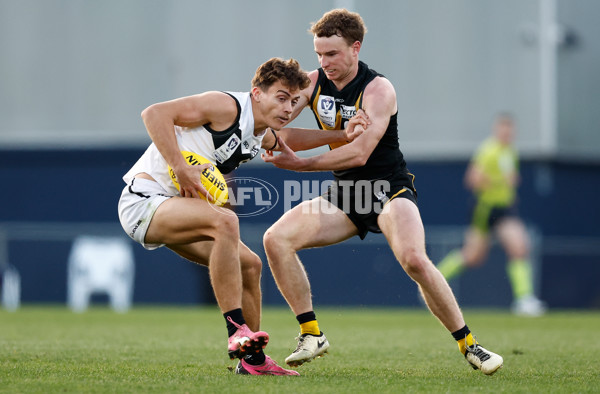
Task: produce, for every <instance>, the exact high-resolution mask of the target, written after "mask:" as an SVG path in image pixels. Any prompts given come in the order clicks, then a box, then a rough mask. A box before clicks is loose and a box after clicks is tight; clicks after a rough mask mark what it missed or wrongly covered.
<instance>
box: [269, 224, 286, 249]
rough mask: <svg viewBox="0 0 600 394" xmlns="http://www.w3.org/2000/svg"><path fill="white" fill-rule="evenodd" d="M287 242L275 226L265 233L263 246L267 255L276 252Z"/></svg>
mask: <svg viewBox="0 0 600 394" xmlns="http://www.w3.org/2000/svg"><path fill="white" fill-rule="evenodd" d="M285 244H286V240H285V238H284V237H283V236H282V234H281V232H279V231H277V230H276V229H275V228H274V227H273V226H271V227H270V228H269V229H268V230H267V231H266V232H265V234H264V235H263V246H264V248H265V252H266V253H267V256H269V255H272V254H276V253H277V252H278V251H279V250H280V249H281V248H282V247H283V246H284V245H285Z"/></svg>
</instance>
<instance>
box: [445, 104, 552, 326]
mask: <svg viewBox="0 0 600 394" xmlns="http://www.w3.org/2000/svg"><path fill="white" fill-rule="evenodd" d="M514 135H515V121H514V119H513V117H512V116H511V115H510V114H508V113H501V114H499V115H497V117H496V120H495V123H494V127H493V133H492V135H491V136H490V137H489V138H487V139H486V140H485V141H484V142H483V143H482V144H481V145H480V147H479V148H478V149H477V151H476V152H475V154H474V156H473V158H472V159H471V162H470V163H469V166H468V168H467V171H466V174H465V184H466V186H467V188H468V189H470V190H471V191H472V192H473V195H474V197H475V204H474V207H473V212H472V219H471V223H470V225H469V228H468V230H467V232H466V234H465V238H464V243H463V246H462V248H461V249H457V250H453V251H451V252H450V253H449V254H448V255H447V256H446V257H445V258H444V259H443V260H442V261H441V262H440V263H439V265H438V269H439V270H440V272H441V273H442V274H443V275H444V277H445V278H446V279H447V280H451V279H454V278H456V277H457V276H459V275H460V274H461V273H462V272H463V271H464V270H465V269H467V268H472V267H476V266H479V265H481V264H482V263H483V262H484V261H485V259H486V258H487V256H488V253H489V249H490V242H491V237H492V235H495V236H496V238H497V239H498V241H499V242H500V244H501V245H502V247H503V249H504V251H505V253H506V255H507V256H508V264H507V266H506V269H507V272H508V278H509V281H510V284H511V286H512V291H513V299H514V301H513V305H512V311H513V312H514V313H515V314H518V315H525V316H540V315H542V314H543V313H544V312H545V310H546V308H545V305H544V303H543V302H541V301H540V300H539V299H538V298H537V297H536V296H535V295H534V289H533V276H532V270H531V262H530V258H529V248H530V240H529V236H528V234H527V230H526V228H525V225H524V224H523V222H522V221H521V219H520V218H519V213H518V209H517V186H518V184H519V158H518V153H517V151H516V149H515V148H514V147H513V140H514Z"/></svg>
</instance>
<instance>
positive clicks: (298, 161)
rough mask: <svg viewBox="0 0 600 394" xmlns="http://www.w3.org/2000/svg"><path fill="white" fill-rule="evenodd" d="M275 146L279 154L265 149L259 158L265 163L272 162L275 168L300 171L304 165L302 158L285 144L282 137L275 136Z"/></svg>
mask: <svg viewBox="0 0 600 394" xmlns="http://www.w3.org/2000/svg"><path fill="white" fill-rule="evenodd" d="M277 146H279V149H280V150H279V154H278V155H275V154H273V151H272V150H265V153H263V154H261V158H262V159H263V161H264V162H266V163H272V164H273V165H274V166H275V167H277V168H283V169H286V170H293V171H300V170H302V168H303V166H304V164H305V163H304V161H305V160H304V159H302V158H301V157H298V156H297V155H296V153H294V151H293V150H292V149H290V147H289V146H287V145H286V143H285V141H284V140H283V138H279V137H277Z"/></svg>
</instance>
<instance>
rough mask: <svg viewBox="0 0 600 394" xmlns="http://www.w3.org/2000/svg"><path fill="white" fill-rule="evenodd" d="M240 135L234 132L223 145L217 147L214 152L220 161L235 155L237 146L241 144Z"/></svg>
mask: <svg viewBox="0 0 600 394" xmlns="http://www.w3.org/2000/svg"><path fill="white" fill-rule="evenodd" d="M240 143H241V141H240V137H238V136H237V135H235V134H232V135H231V137H229V139H228V140H227V141H225V143H224V144H223V145H221V146H220V147H219V149H216V150H215V151H214V152H213V154H214V155H215V159H216V160H217V162H218V163H223V162H225V161H226V160H227V159H229V158H230V157H231V155H233V153H234V152H235V150H236V148H237V147H238V146H239V145H240Z"/></svg>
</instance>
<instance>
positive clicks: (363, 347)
mask: <svg viewBox="0 0 600 394" xmlns="http://www.w3.org/2000/svg"><path fill="white" fill-rule="evenodd" d="M317 315H318V317H319V322H320V324H321V328H322V329H323V330H324V331H325V332H326V333H327V337H328V339H329V341H330V342H331V349H330V353H329V354H328V355H327V356H326V357H324V358H321V359H317V360H315V361H313V362H312V363H309V364H305V365H303V366H301V367H300V368H298V371H299V372H300V373H301V374H302V376H300V377H297V378H295V377H274V376H238V375H235V374H233V372H232V371H231V368H232V367H234V366H235V363H234V362H233V361H230V360H229V359H228V357H227V355H226V331H225V323H224V320H223V318H222V317H221V316H220V314H219V312H218V310H217V309H216V308H214V307H198V308H191V307H190V308H178V307H177V308H176V307H138V308H136V309H134V310H132V311H130V312H129V313H126V314H116V313H114V312H112V311H111V310H109V309H105V308H100V307H97V308H93V309H91V310H90V311H88V312H86V313H83V314H74V313H72V312H70V311H69V310H67V309H66V308H64V307H59V306H41V307H34V306H25V307H23V308H21V309H20V310H18V311H17V312H13V313H10V312H6V311H4V310H0V392H3V393H4V392H6V393H30V392H37V393H55V392H67V393H83V392H95V393H104V392H122V393H153V392H154V393H179V392H181V393H198V392H206V393H218V392H223V393H230V392H231V393H233V392H239V393H369V392H378V393H391V392H394V393H398V392H402V393H404V392H427V393H429V392H456V393H463V392H507V393H516V392H520V393H532V392H539V393H542V392H543V393H547V392H553V393H563V392H564V393H582V392H600V356H598V355H599V354H600V341H599V340H598V337H599V334H600V314H599V313H598V312H597V311H596V312H585V313H579V312H578V313H575V312H560V313H559V312H554V313H551V314H549V315H547V316H544V317H541V318H536V319H529V318H518V317H514V316H512V315H510V314H508V313H505V312H485V311H471V310H466V311H465V317H466V319H467V323H468V325H469V327H470V328H471V329H472V331H474V333H475V334H476V336H477V337H478V339H479V342H481V343H482V344H483V345H484V346H487V347H488V348H490V349H491V350H493V351H495V352H497V353H500V354H501V355H502V356H503V357H504V368H502V369H501V370H500V371H498V372H497V373H496V374H495V375H493V376H491V377H490V376H484V375H483V374H481V373H480V372H479V371H474V370H472V369H471V368H470V367H469V366H468V365H467V363H466V361H465V360H464V358H462V356H461V355H460V354H459V353H458V350H457V347H456V345H455V343H454V341H453V340H452V338H451V336H450V335H449V334H448V333H447V332H446V331H445V330H444V329H443V328H442V326H441V325H440V324H439V323H438V322H437V321H436V320H435V319H434V318H433V317H432V316H431V315H429V313H428V312H426V311H425V310H410V309H372V308H369V309H344V308H340V309H332V308H331V309H327V308H320V309H318V310H317ZM262 328H263V329H264V330H266V331H268V332H269V333H270V335H271V342H270V343H269V346H268V347H267V353H268V354H269V355H271V357H273V358H274V359H275V360H277V361H278V362H280V363H282V362H283V359H284V358H285V357H286V356H287V355H288V354H289V353H290V352H291V351H292V350H293V349H294V348H295V344H296V342H295V340H294V337H295V336H296V335H297V330H298V328H297V325H296V323H295V319H294V317H293V315H292V313H291V312H290V311H289V310H288V309H287V308H266V309H265V311H264V317H263V327H262Z"/></svg>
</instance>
